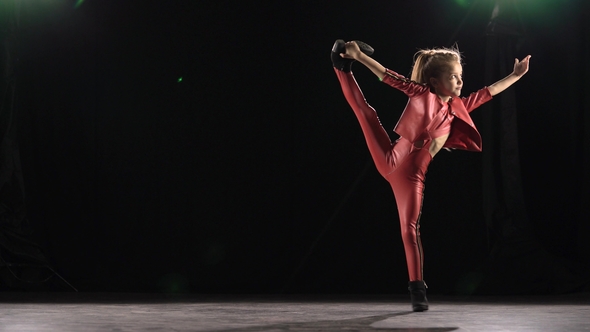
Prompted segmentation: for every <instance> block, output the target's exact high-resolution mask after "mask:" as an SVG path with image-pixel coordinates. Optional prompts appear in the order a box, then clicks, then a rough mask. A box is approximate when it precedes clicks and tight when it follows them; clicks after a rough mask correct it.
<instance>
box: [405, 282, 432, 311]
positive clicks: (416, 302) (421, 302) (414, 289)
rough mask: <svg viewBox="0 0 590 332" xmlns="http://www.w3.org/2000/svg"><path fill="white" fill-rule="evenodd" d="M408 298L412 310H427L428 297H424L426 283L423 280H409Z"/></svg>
mask: <svg viewBox="0 0 590 332" xmlns="http://www.w3.org/2000/svg"><path fill="white" fill-rule="evenodd" d="M408 290H409V291H410V298H411V299H412V310H414V311H426V310H428V299H426V283H425V282H424V280H416V281H410V282H409V283H408Z"/></svg>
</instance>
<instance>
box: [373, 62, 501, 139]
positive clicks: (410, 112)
mask: <svg viewBox="0 0 590 332" xmlns="http://www.w3.org/2000/svg"><path fill="white" fill-rule="evenodd" d="M385 74H386V75H385V76H384V77H383V82H384V83H386V84H388V85H390V86H392V87H394V88H396V89H398V90H400V91H403V92H404V93H405V94H406V95H407V96H408V97H410V100H409V101H408V104H407V105H406V108H405V109H404V112H403V113H402V116H401V117H400V119H399V121H398V122H397V125H396V126H395V128H394V129H393V130H394V131H395V132H396V133H398V134H399V135H400V136H402V137H404V138H406V139H407V140H409V141H410V142H412V143H414V142H415V141H418V140H421V139H424V138H425V137H428V133H427V128H428V126H429V124H430V123H431V122H432V119H433V118H434V116H436V114H437V113H438V111H439V110H440V109H441V108H443V107H444V106H445V105H444V103H443V101H442V100H441V99H440V98H439V97H438V96H437V95H436V94H435V93H433V92H431V91H430V87H429V86H428V85H427V84H420V83H417V82H415V81H411V80H409V79H407V78H405V77H404V76H402V75H400V74H398V73H396V72H394V71H392V70H389V69H387V70H386V73H385ZM491 99H492V95H491V94H490V90H488V88H487V87H485V88H483V89H481V90H479V91H477V92H474V93H472V94H470V95H469V97H466V98H465V97H462V98H451V100H450V101H449V107H450V113H451V114H452V115H453V116H454V119H453V122H452V124H451V133H450V135H449V138H448V139H447V141H446V143H445V145H444V147H446V148H452V149H461V150H469V151H481V135H480V134H479V132H478V131H477V128H475V124H474V123H473V120H472V119H471V117H470V116H469V113H470V112H471V111H473V110H474V109H476V108H477V107H479V106H480V105H481V104H483V103H485V102H487V101H489V100H491Z"/></svg>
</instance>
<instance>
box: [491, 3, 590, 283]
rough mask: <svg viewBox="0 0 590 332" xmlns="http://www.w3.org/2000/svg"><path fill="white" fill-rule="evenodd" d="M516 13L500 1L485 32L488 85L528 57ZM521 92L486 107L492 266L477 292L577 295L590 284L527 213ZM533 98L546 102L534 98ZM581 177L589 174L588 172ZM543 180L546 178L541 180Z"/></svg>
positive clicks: (513, 5)
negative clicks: (548, 245) (547, 244)
mask: <svg viewBox="0 0 590 332" xmlns="http://www.w3.org/2000/svg"><path fill="white" fill-rule="evenodd" d="M518 13H519V11H518V7H516V2H515V1H513V0H499V1H496V4H495V8H494V10H493V13H492V18H491V20H490V22H489V25H488V27H487V31H486V58H485V80H486V82H495V81H497V80H498V79H500V78H502V77H505V76H506V75H508V74H509V73H510V72H511V71H512V69H513V66H514V59H515V58H517V57H518V56H517V55H521V56H520V58H522V57H523V56H524V54H522V53H523V51H524V52H526V50H522V49H520V47H521V45H523V43H525V42H526V28H525V27H524V26H523V24H522V22H521V21H520V17H519V16H518ZM532 61H533V63H534V60H532ZM548 84H551V83H550V82H548ZM517 88H518V83H517V84H516V85H515V86H513V87H510V88H508V89H507V90H505V91H504V92H502V93H501V94H499V95H497V96H495V97H494V99H493V101H492V102H490V103H488V104H487V105H485V106H484V107H482V108H483V110H482V113H481V114H482V117H483V125H482V126H481V128H480V129H481V133H482V136H484V140H485V148H484V151H483V181H482V183H483V205H484V206H483V210H484V215H485V220H486V225H487V229H488V244H489V249H490V265H489V266H488V270H487V271H486V274H485V275H486V276H487V278H486V279H485V280H484V281H483V283H482V285H481V288H480V289H479V291H480V292H483V293H493V294H502V293H506V294H528V293H543V294H547V293H563V292H569V291H575V290H579V289H582V288H583V287H585V286H586V285H587V284H588V283H587V281H586V280H585V278H583V277H582V276H580V275H578V274H577V273H576V272H574V271H573V270H574V269H572V267H571V265H572V263H571V262H565V261H564V259H563V258H560V257H558V256H555V255H553V254H550V253H549V252H548V251H547V250H546V249H545V248H544V247H543V246H542V245H541V244H540V242H539V241H538V239H537V238H536V237H535V232H534V231H533V227H532V226H531V222H530V219H529V218H530V217H529V214H528V213H527V205H526V204H525V195H524V191H523V179H522V169H521V161H520V158H521V156H522V155H521V153H520V151H519V139H518V138H519V123H518V116H517V115H518V107H517V106H518V103H517ZM530 96H533V98H542V96H534V94H530ZM530 96H529V97H530ZM529 111H530V110H529ZM574 125H575V124H574ZM571 130H572V131H575V130H576V129H575V128H572V129H571ZM536 135H538V137H539V140H543V139H544V138H543V137H545V136H544V133H536ZM547 139H549V137H547ZM539 158H540V159H539V162H541V163H543V162H545V163H546V162H551V161H550V160H549V158H545V159H543V156H540V157H539ZM540 166H542V165H540ZM582 173H583V174H585V173H586V174H587V171H585V168H582ZM539 181H543V179H542V178H539ZM546 189H547V190H553V189H551V188H546ZM532 208H535V206H534V205H533V206H532ZM574 265H575V263H574Z"/></svg>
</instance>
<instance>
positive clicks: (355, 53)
mask: <svg viewBox="0 0 590 332" xmlns="http://www.w3.org/2000/svg"><path fill="white" fill-rule="evenodd" d="M344 46H345V47H346V53H340V56H341V57H343V58H345V59H355V60H358V57H359V56H360V55H361V53H362V52H361V49H360V48H359V46H358V45H357V43H355V42H353V41H349V42H346V44H345V45H344Z"/></svg>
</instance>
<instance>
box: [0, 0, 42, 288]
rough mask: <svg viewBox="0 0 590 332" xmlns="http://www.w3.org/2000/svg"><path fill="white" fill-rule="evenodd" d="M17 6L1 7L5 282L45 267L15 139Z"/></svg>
mask: <svg viewBox="0 0 590 332" xmlns="http://www.w3.org/2000/svg"><path fill="white" fill-rule="evenodd" d="M18 4H19V2H18V1H3V2H2V3H1V4H0V47H1V55H0V57H1V58H0V61H1V64H2V65H1V75H2V76H1V77H2V80H1V82H0V96H1V98H2V99H1V104H0V135H1V136H0V137H1V141H0V271H2V276H5V275H7V276H8V279H6V280H5V282H6V281H7V280H14V278H15V277H16V278H17V279H19V278H20V277H19V276H18V275H17V274H20V272H21V271H20V267H22V266H29V267H31V266H34V265H39V266H44V265H45V264H46V259H45V258H44V255H43V253H42V251H41V250H40V248H39V247H38V246H37V245H36V244H35V243H34V241H31V240H30V236H29V235H30V227H28V222H27V219H26V208H25V190H24V183H23V174H22V169H21V163H20V156H19V148H18V140H17V128H18V121H17V120H18V110H17V103H16V99H17V98H16V94H17V80H16V77H17V63H18V56H17V53H18V37H17V36H18V23H19V22H18V16H19V15H18V14H19V5H18ZM17 270H18V271H17ZM29 275H30V274H29ZM30 276H31V275H30ZM33 279H34V278H33ZM29 280H32V279H29ZM8 282H9V283H11V281H8Z"/></svg>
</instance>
